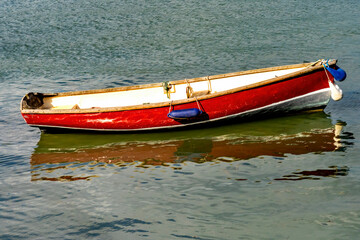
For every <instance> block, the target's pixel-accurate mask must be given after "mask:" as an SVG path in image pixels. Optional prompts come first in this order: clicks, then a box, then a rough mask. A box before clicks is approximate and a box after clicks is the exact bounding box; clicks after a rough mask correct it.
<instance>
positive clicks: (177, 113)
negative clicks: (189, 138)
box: [167, 108, 202, 119]
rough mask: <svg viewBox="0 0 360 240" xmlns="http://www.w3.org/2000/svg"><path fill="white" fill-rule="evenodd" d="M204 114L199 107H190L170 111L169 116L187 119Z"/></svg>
mask: <svg viewBox="0 0 360 240" xmlns="http://www.w3.org/2000/svg"><path fill="white" fill-rule="evenodd" d="M200 114H202V111H201V110H200V109H198V108H188V109H181V110H173V111H171V112H169V114H168V115H167V116H168V117H169V118H173V119H187V118H193V117H197V116H199V115H200Z"/></svg>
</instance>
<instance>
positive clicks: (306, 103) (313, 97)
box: [30, 88, 331, 132]
mask: <svg viewBox="0 0 360 240" xmlns="http://www.w3.org/2000/svg"><path fill="white" fill-rule="evenodd" d="M330 95H331V90H330V88H324V89H320V90H317V91H314V92H311V93H307V94H304V95H301V96H297V97H294V98H291V99H288V100H284V101H280V102H276V103H272V104H269V105H266V106H263V107H260V108H256V109H252V110H249V111H245V112H240V113H237V114H233V115H228V116H224V117H220V118H216V119H210V120H204V121H200V122H194V123H189V124H183V125H173V126H163V127H153V128H142V129H93V128H72V127H58V126H56V127H54V126H49V125H30V126H32V127H40V128H41V127H46V128H64V129H73V130H91V131H118V132H129V131H151V130H161V129H169V130H170V129H174V128H179V127H185V126H193V125H200V124H207V123H210V122H215V121H220V120H225V119H232V118H241V117H244V118H245V117H251V116H255V115H257V114H262V113H267V112H292V111H301V110H306V109H313V108H317V107H323V106H326V105H327V103H328V102H329V100H330Z"/></svg>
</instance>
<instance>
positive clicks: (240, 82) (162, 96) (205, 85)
mask: <svg viewBox="0 0 360 240" xmlns="http://www.w3.org/2000/svg"><path fill="white" fill-rule="evenodd" d="M302 69H304V68H294V69H287V70H278V71H271V72H264V73H255V74H248V75H241V76H236V77H227V78H221V79H214V80H210V83H209V81H208V80H205V81H201V82H194V83H191V84H190V86H191V87H192V89H193V91H195V92H199V91H204V90H211V93H215V92H222V91H226V90H230V89H234V88H239V87H243V86H246V85H250V84H254V83H258V82H261V81H265V80H267V79H271V78H274V77H278V76H283V75H286V74H289V73H293V72H296V71H299V70H302ZM186 87H187V84H178V85H175V86H173V89H171V91H170V99H169V98H168V97H167V94H166V92H165V91H164V89H163V88H162V87H154V88H143V89H136V90H129V91H119V92H107V93H96V94H84V95H76V96H64V97H49V98H45V99H44V106H43V108H45V109H50V108H52V109H72V108H74V107H76V108H80V109H91V108H111V107H125V106H134V105H142V104H151V103H161V102H169V101H175V100H181V99H186V98H187V96H186Z"/></svg>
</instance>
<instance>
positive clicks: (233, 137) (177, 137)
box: [31, 112, 348, 181]
mask: <svg viewBox="0 0 360 240" xmlns="http://www.w3.org/2000/svg"><path fill="white" fill-rule="evenodd" d="M342 125H343V124H335V125H333V124H332V123H331V120H330V119H329V117H328V116H327V115H326V114H325V113H323V112H315V113H306V114H300V115H295V116H288V117H282V118H275V119H268V120H264V121H256V122H249V123H242V124H233V125H226V126H219V127H214V128H208V129H194V130H186V131H175V132H160V133H159V132H158V133H133V134H85V133H82V134H78V133H77V134H75V133H71V134H46V133H42V134H41V138H40V141H39V143H38V146H37V148H36V149H35V151H34V153H33V154H32V157H31V165H32V167H33V169H34V171H33V173H34V176H33V180H61V181H68V180H87V179H89V176H85V177H76V176H75V175H76V174H77V173H76V171H74V175H71V176H69V175H66V176H63V175H62V176H60V177H59V176H56V177H54V178H51V177H50V178H49V177H41V176H40V175H41V174H42V173H44V172H47V173H49V172H54V171H55V170H58V169H64V168H66V169H69V168H71V169H76V168H83V167H84V164H85V166H86V167H90V168H91V169H93V168H94V167H106V166H109V165H111V166H112V167H114V166H116V167H124V166H128V165H129V164H135V165H136V166H137V167H144V168H148V167H151V166H159V165H162V166H172V167H173V168H174V169H181V165H180V166H179V165H176V166H175V167H174V166H173V165H174V164H179V163H183V162H187V161H190V162H196V163H203V162H210V161H212V162H217V161H222V162H224V161H225V162H228V161H230V162H231V161H237V160H247V159H251V158H255V157H259V156H273V157H280V158H281V157H286V155H288V154H295V155H300V154H307V153H322V152H330V151H344V150H345V149H346V144H344V143H343V142H342V140H341V137H340V136H341V129H342ZM318 170H319V169H318ZM318 170H310V171H313V174H312V175H315V176H316V175H320V176H322V175H324V174H325V175H326V173H328V175H331V176H335V175H337V173H338V172H339V171H338V167H337V166H331V167H330V168H329V169H325V173H324V171H322V170H319V171H320V173H317V172H314V171H318ZM347 171H348V169H345V170H344V169H340V172H341V174H342V175H344V173H345V174H347ZM308 173H309V171H307V172H303V173H300V174H299V173H294V174H295V175H294V174H288V175H285V176H284V178H280V179H277V180H294V176H295V179H296V180H298V179H303V178H305V179H309V178H312V177H311V176H310V177H309V176H305V175H306V174H308ZM299 176H300V178H299ZM304 176H305V177H304ZM313 179H314V178H313Z"/></svg>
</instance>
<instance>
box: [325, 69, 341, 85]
mask: <svg viewBox="0 0 360 240" xmlns="http://www.w3.org/2000/svg"><path fill="white" fill-rule="evenodd" d="M326 69H327V70H328V71H329V72H330V73H331V75H333V77H334V78H335V80H336V81H339V82H341V81H344V80H345V78H346V72H345V71H344V70H343V69H341V68H339V67H338V66H335V69H333V68H330V67H326Z"/></svg>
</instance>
